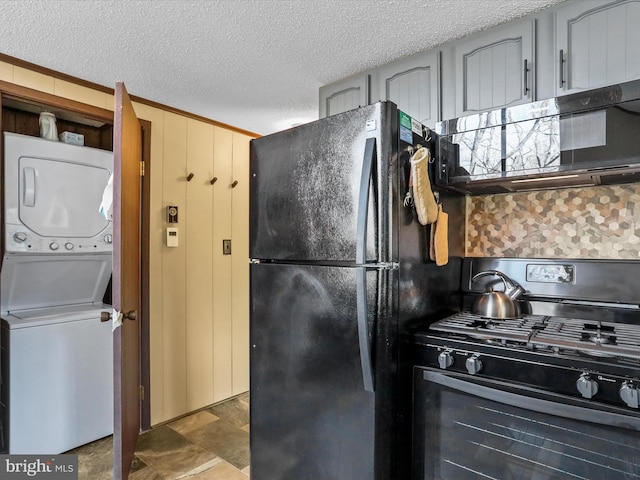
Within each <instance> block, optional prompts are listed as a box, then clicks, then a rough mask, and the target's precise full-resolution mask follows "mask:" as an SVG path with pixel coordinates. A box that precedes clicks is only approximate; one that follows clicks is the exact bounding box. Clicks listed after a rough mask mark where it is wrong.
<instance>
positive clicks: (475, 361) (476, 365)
mask: <svg viewBox="0 0 640 480" xmlns="http://www.w3.org/2000/svg"><path fill="white" fill-rule="evenodd" d="M464 365H465V367H467V372H469V373H470V374H471V375H475V374H476V373H478V372H479V371H480V370H482V360H480V358H479V357H478V355H472V356H471V357H469V358H467V360H466V362H464Z"/></svg>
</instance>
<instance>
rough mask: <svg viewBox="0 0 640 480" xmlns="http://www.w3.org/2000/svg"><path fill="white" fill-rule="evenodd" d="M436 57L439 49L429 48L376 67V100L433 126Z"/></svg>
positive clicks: (436, 98) (437, 90) (435, 100)
mask: <svg viewBox="0 0 640 480" xmlns="http://www.w3.org/2000/svg"><path fill="white" fill-rule="evenodd" d="M438 56H439V55H438V52H436V51H430V52H427V53H422V54H419V55H413V56H411V57H408V58H405V59H403V60H400V61H397V62H393V63H390V64H388V65H385V66H384V67H381V68H379V69H378V70H377V71H376V76H377V84H378V94H379V95H378V100H390V101H392V102H393V103H395V104H396V105H397V106H398V108H399V109H400V110H402V111H403V112H405V113H407V114H408V115H409V116H411V117H413V118H415V119H416V120H419V121H420V123H422V124H423V125H427V126H429V127H431V128H433V127H434V126H435V123H436V122H437V121H438V120H439V117H440V115H439V107H438V105H439V103H438V102H439V100H438V99H439V93H438V92H439V88H438V86H439V73H438V72H439V71H440V69H439V63H438ZM372 97H373V95H372Z"/></svg>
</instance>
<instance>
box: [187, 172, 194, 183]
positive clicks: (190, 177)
mask: <svg viewBox="0 0 640 480" xmlns="http://www.w3.org/2000/svg"><path fill="white" fill-rule="evenodd" d="M193 177H194V175H193V173H190V174H189V175H187V182H190V181H191V179H192V178H193Z"/></svg>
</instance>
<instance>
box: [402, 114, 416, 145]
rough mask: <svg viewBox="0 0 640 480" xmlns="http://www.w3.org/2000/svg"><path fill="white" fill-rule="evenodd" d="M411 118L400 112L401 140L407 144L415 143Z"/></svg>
mask: <svg viewBox="0 0 640 480" xmlns="http://www.w3.org/2000/svg"><path fill="white" fill-rule="evenodd" d="M412 123H413V122H412V121H411V117H410V116H409V115H407V114H406V113H404V112H403V111H400V140H402V141H403V142H407V143H411V144H412V143H413V133H412V131H411V129H412Z"/></svg>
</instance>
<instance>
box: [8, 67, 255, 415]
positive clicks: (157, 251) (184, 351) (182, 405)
mask: <svg viewBox="0 0 640 480" xmlns="http://www.w3.org/2000/svg"><path fill="white" fill-rule="evenodd" d="M0 80H4V81H7V82H11V83H15V84H17V85H21V86H25V87H29V88H32V89H35V90H39V91H42V92H46V93H50V94H53V95H57V96H60V97H64V98H69V99H72V100H75V101H79V102H83V103H87V104H89V105H93V106H96V107H100V108H106V109H109V110H113V96H112V95H110V94H107V93H103V92H99V91H96V90H92V89H90V88H87V87H84V86H80V85H76V84H73V83H70V82H67V81H63V80H59V79H57V78H54V77H50V76H47V75H43V74H41V73H38V72H34V71H30V70H27V69H24V68H21V67H17V66H14V65H11V64H8V63H4V62H0ZM134 108H135V110H136V114H137V115H138V117H139V118H143V119H145V120H148V121H150V122H151V124H152V126H151V162H150V163H151V165H150V168H149V171H150V181H151V199H150V205H151V211H150V232H149V233H150V244H149V246H148V248H149V257H150V272H149V282H150V285H149V289H150V312H149V313H150V323H151V324H150V349H151V352H150V354H151V392H150V395H151V423H152V425H153V424H157V423H160V422H163V421H166V420H169V419H172V418H175V417H177V416H180V415H183V414H185V413H187V412H189V411H192V410H196V409H198V408H201V407H205V406H207V405H209V404H211V403H214V402H217V401H220V400H223V399H225V398H228V397H230V396H233V395H236V394H239V393H242V392H245V391H247V390H248V389H249V360H248V358H249V321H248V319H249V298H248V289H249V264H248V257H249V248H248V225H249V218H248V191H249V190H248V179H249V168H248V162H249V141H250V140H251V137H248V136H246V135H242V134H240V133H238V132H235V131H233V130H229V129H225V128H222V127H218V126H214V125H211V124H208V123H205V122H200V121H197V120H194V119H191V118H187V117H186V116H182V115H178V114H175V113H172V112H168V111H165V110H161V109H158V108H154V107H150V106H148V105H145V104H141V103H134ZM190 172H192V173H194V178H193V180H192V181H190V182H187V181H186V176H187V175H188V173H190ZM214 176H216V177H218V181H217V182H216V183H215V184H214V185H211V184H210V182H209V180H210V179H211V178H213V177H214ZM234 180H238V182H239V183H238V185H237V186H236V187H235V188H232V187H231V184H232V183H233V181H234ZM167 205H176V206H178V208H179V223H178V224H177V226H178V228H179V240H180V245H179V247H177V248H168V247H166V246H165V241H164V239H165V228H166V227H167V226H168V224H167V223H166V222H165V217H166V211H165V208H166V206H167ZM223 239H231V240H232V255H230V256H229V255H222V240H223Z"/></svg>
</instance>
